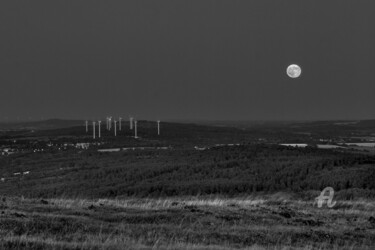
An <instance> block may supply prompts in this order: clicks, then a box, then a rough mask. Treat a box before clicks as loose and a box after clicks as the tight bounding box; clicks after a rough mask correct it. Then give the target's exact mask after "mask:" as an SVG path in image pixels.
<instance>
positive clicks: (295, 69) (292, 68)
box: [286, 64, 302, 78]
mask: <svg viewBox="0 0 375 250" xmlns="http://www.w3.org/2000/svg"><path fill="white" fill-rule="evenodd" d="M301 72H302V70H301V67H300V66H298V65H297V64H291V65H289V66H288V68H287V69H286V73H287V74H288V76H289V77H291V78H297V77H299V76H300V75H301Z"/></svg>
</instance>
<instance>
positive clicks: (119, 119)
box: [118, 117, 122, 131]
mask: <svg viewBox="0 0 375 250" xmlns="http://www.w3.org/2000/svg"><path fill="white" fill-rule="evenodd" d="M121 120H122V118H121V117H119V118H118V122H119V123H118V125H119V127H118V130H119V131H121Z"/></svg>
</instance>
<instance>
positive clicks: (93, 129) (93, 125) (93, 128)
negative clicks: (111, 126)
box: [92, 122, 95, 139]
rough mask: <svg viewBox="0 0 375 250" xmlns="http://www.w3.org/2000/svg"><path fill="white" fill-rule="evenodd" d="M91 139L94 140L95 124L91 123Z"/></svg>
mask: <svg viewBox="0 0 375 250" xmlns="http://www.w3.org/2000/svg"><path fill="white" fill-rule="evenodd" d="M92 132H93V134H92V138H93V139H95V122H92Z"/></svg>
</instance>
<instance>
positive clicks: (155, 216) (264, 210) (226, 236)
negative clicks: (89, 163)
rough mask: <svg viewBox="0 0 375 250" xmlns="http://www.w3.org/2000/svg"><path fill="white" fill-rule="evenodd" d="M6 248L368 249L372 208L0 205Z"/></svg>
mask: <svg viewBox="0 0 375 250" xmlns="http://www.w3.org/2000/svg"><path fill="white" fill-rule="evenodd" d="M0 208H1V215H0V236H1V239H0V248H2V249H3V248H7V249H373V248H372V247H373V246H374V245H375V218H374V217H375V202H374V201H366V200H357V201H340V200H338V201H337V203H336V206H335V207H334V208H332V209H329V208H327V207H326V206H324V207H323V208H317V207H316V206H315V205H314V204H313V201H308V200H305V201H303V200H296V199H294V198H293V197H292V196H290V195H286V194H274V195H266V196H258V197H257V196H248V197H240V198H224V197H219V196H216V197H214V196H207V197H199V196H198V197H179V198H175V197H169V198H161V199H145V198H143V199H140V198H133V199H129V198H128V199H96V200H85V199H65V198H58V199H47V200H40V199H23V198H16V197H3V198H2V199H1V202H0Z"/></svg>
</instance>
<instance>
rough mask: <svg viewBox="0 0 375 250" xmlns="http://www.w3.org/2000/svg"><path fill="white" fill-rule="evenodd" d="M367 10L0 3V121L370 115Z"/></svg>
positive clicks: (373, 72) (329, 5) (363, 5)
mask: <svg viewBox="0 0 375 250" xmlns="http://www.w3.org/2000/svg"><path fill="white" fill-rule="evenodd" d="M374 13H375V1H373V0H355V1H354V0H350V1H349V0H329V1H327V0H314V1H301V0H282V1H275V0H256V1H254V0H247V1H244V0H243V1H233V0H230V1H229V0H226V1H224V0H223V1H218V0H215V1H209V0H203V1H200V0H185V1H178V0H170V1H165V0H158V1H154V0H150V1H142V0H134V1H128V0H127V1H124V0H121V1H94V0H85V1H79V0H74V1H48V0H46V1H37V0H33V1H13V0H9V1H1V2H0V86H1V89H0V120H4V119H6V118H5V117H8V119H16V118H17V117H19V119H25V118H29V117H30V118H32V119H39V118H41V117H44V118H53V117H60V118H74V119H78V118H82V119H92V118H99V117H105V116H107V115H113V116H117V115H122V116H124V117H127V116H128V115H129V114H132V115H134V116H135V117H137V118H140V119H184V120H194V119H200V120H201V119H203V120H306V119H307V120H315V119H319V120H323V119H369V118H375V28H374V24H375V14H374ZM292 63H295V64H299V65H300V66H301V68H302V75H301V77H300V78H298V79H291V78H289V77H288V76H287V75H286V68H287V66H288V65H289V64H292Z"/></svg>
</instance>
